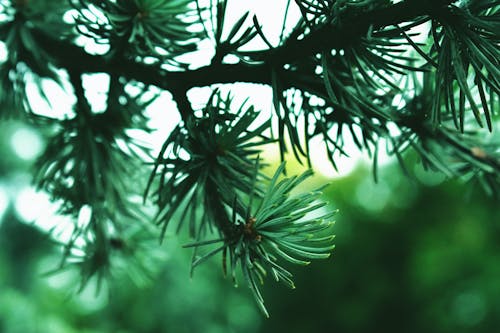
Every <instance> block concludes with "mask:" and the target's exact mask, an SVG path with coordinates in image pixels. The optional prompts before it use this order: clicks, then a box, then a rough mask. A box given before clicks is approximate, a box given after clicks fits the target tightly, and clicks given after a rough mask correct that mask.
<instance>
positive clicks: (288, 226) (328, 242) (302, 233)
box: [187, 163, 336, 316]
mask: <svg viewBox="0 0 500 333" xmlns="http://www.w3.org/2000/svg"><path fill="white" fill-rule="evenodd" d="M284 167H285V164H284V163H282V164H281V165H280V167H279V168H278V169H277V170H276V172H275V174H274V176H273V178H272V179H271V181H270V183H269V185H268V186H267V188H266V189H265V191H264V196H263V197H262V198H259V200H258V201H259V202H258V203H257V204H255V205H253V203H254V200H255V199H254V196H255V190H256V189H255V188H254V191H253V192H251V193H250V196H249V198H248V202H247V203H246V205H245V206H244V207H243V209H244V210H243V211H241V209H239V207H237V206H236V205H235V206H233V207H232V218H231V227H230V229H229V230H228V232H227V233H226V234H225V235H224V238H223V239H220V240H215V241H202V242H198V243H194V244H190V245H187V247H192V246H196V247H199V246H202V245H208V244H213V243H219V242H222V245H220V246H218V247H217V248H215V249H213V250H212V251H210V252H208V253H207V254H205V255H202V256H199V257H195V258H194V261H193V263H192V267H193V268H194V267H196V266H197V265H199V264H200V263H202V262H204V261H205V260H206V259H208V258H209V257H211V256H213V255H215V254H217V253H219V252H222V266H223V270H224V273H225V274H226V273H227V271H228V268H227V266H229V272H230V274H231V276H232V278H233V281H234V283H235V284H237V283H236V267H237V266H238V265H239V266H240V267H241V271H242V273H243V276H244V278H245V281H246V282H247V283H248V284H249V286H250V289H251V290H252V293H253V295H254V297H255V300H256V302H257V304H258V305H259V308H260V309H261V310H262V312H263V313H264V314H265V315H266V316H268V312H267V310H266V307H265V306H264V299H263V297H262V294H261V292H260V288H259V286H260V285H262V284H263V283H264V278H265V277H266V275H267V274H270V275H271V276H272V277H273V278H274V279H275V280H276V281H283V282H284V283H285V284H287V285H288V286H289V287H291V288H295V286H294V283H293V281H292V274H291V273H290V272H289V271H287V270H286V269H285V268H283V267H282V266H281V264H280V260H281V261H287V262H290V263H293V264H299V265H307V264H309V263H310V260H311V259H325V258H328V257H329V256H330V252H331V251H332V250H333V249H334V247H335V246H334V245H333V244H332V241H333V239H334V236H333V235H332V233H331V226H332V225H333V222H332V221H331V218H332V217H333V215H334V214H335V213H336V212H335V211H334V212H329V213H323V214H322V213H321V212H320V213H319V214H318V211H319V210H320V209H321V208H322V207H325V205H326V203H325V202H321V201H319V199H320V196H321V190H320V189H318V190H316V191H312V192H306V193H302V194H298V195H291V193H290V192H291V191H292V190H294V189H295V188H296V187H297V186H298V185H299V184H300V183H301V182H303V181H304V180H305V179H306V178H307V177H310V176H311V175H312V173H311V172H310V171H307V172H304V173H303V174H301V175H300V176H294V177H289V178H284V179H282V180H281V181H278V179H279V177H280V176H281V175H282V173H283V171H284ZM257 170H258V163H257V168H256V171H257ZM254 185H256V184H254ZM254 206H255V207H254ZM314 213H315V214H314ZM227 257H229V258H227ZM228 262H229V264H228Z"/></svg>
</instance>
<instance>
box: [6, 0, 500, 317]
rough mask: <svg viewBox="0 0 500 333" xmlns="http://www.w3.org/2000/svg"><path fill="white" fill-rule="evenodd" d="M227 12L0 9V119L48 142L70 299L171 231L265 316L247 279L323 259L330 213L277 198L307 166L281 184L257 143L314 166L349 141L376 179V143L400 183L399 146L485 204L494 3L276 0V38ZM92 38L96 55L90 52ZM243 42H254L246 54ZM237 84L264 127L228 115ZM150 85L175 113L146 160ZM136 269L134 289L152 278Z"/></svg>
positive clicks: (156, 3) (87, 3) (105, 6)
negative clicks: (96, 96)
mask: <svg viewBox="0 0 500 333" xmlns="http://www.w3.org/2000/svg"><path fill="white" fill-rule="evenodd" d="M231 1H234V0H206V1H202V0H106V1H95V0H70V1H66V0H64V1H63V0H57V1H55V0H38V1H35V0H10V1H9V0H1V1H0V40H1V41H2V42H3V44H4V46H5V48H6V57H5V59H3V60H2V63H0V106H1V109H0V117H2V118H8V117H16V118H22V119H24V120H25V121H28V122H31V123H33V124H35V125H37V126H39V127H40V128H41V129H43V131H44V132H46V133H48V135H49V136H50V138H49V140H48V144H47V147H46V149H45V152H44V153H43V154H42V155H41V156H40V157H39V160H38V162H37V163H36V166H35V170H34V183H35V184H36V186H37V187H38V188H39V189H42V190H45V191H47V192H48V193H49V194H50V195H51V197H52V199H53V201H54V202H55V203H57V204H58V205H59V207H60V210H59V211H60V214H65V215H68V216H71V217H73V219H74V221H75V223H74V228H73V234H72V236H71V238H70V241H69V242H67V243H65V244H63V248H64V251H63V260H62V263H61V267H60V268H61V269H63V268H66V267H67V266H72V265H77V266H78V267H79V269H80V270H81V275H82V288H83V287H85V285H86V283H87V282H88V281H89V279H90V278H92V277H94V276H97V277H98V279H99V280H100V279H101V278H102V277H104V276H106V275H107V274H108V273H109V272H112V271H113V267H114V266H116V264H114V263H115V262H116V260H115V258H116V257H121V258H125V259H126V258H129V259H130V260H134V261H136V262H137V263H138V264H139V266H149V265H141V262H144V261H146V260H145V259H144V257H147V256H148V254H147V251H143V250H144V249H148V248H147V247H144V246H143V245H141V240H149V239H150V236H151V234H152V233H154V232H152V231H151V229H150V228H149V225H150V224H149V222H151V221H155V222H156V223H157V224H158V225H159V226H160V228H159V229H160V235H159V238H160V239H162V240H163V239H164V236H165V232H166V230H167V229H170V228H171V223H170V222H172V221H175V222H176V223H177V230H181V229H183V227H184V226H185V225H187V229H188V230H189V234H190V236H191V237H193V239H194V243H192V244H189V245H188V247H194V254H193V261H192V267H193V268H194V267H195V266H197V265H198V264H200V263H202V262H203V261H205V260H206V259H207V258H210V257H211V256H212V255H214V254H218V253H221V255H222V261H223V271H224V273H226V272H227V271H228V268H229V272H230V274H231V276H232V277H233V279H234V280H235V281H236V268H237V266H238V265H239V267H240V268H241V272H242V275H243V277H244V279H245V281H246V282H247V283H248V285H249V287H250V288H251V290H252V292H253V294H254V296H255V299H256V301H257V303H258V305H259V307H260V308H261V309H262V311H263V312H264V314H267V311H266V309H265V307H264V301H263V297H262V295H261V293H260V289H259V284H261V283H263V279H264V277H265V275H266V274H268V273H270V275H271V276H272V277H274V278H275V279H276V280H279V281H283V282H285V283H286V284H288V285H289V286H291V287H293V281H292V276H291V273H290V272H289V271H288V270H287V269H285V268H283V267H282V264H281V261H288V262H291V263H295V264H306V263H308V262H309V260H310V259H319V258H325V257H327V256H328V255H329V253H330V252H331V250H332V249H333V244H332V240H333V237H332V230H331V220H332V217H333V214H334V213H323V212H319V211H318V210H320V209H322V207H323V206H324V205H325V204H324V203H322V202H321V200H320V190H318V191H313V192H310V193H305V194H298V195H293V194H292V193H291V191H292V190H293V189H294V188H296V186H297V185H299V184H300V183H301V182H302V181H303V180H304V179H305V178H307V177H308V176H309V175H310V174H311V172H310V171H308V172H306V173H304V174H302V175H300V176H292V177H285V178H284V179H282V180H279V178H280V177H281V176H282V174H284V171H285V167H284V163H283V164H281V165H280V166H279V168H278V169H277V170H276V172H275V173H274V175H273V176H272V177H271V178H269V177H268V176H266V174H265V173H264V171H263V169H262V166H263V165H265V163H262V162H263V161H261V157H260V156H261V155H259V154H260V152H261V148H262V147H263V145H268V144H277V145H279V148H280V153H281V159H282V160H286V159H289V158H295V159H297V160H298V161H300V162H301V163H304V164H307V165H308V166H309V167H311V160H310V144H311V141H312V139H314V138H316V137H320V138H322V139H323V142H324V148H325V157H326V158H328V160H329V161H330V162H331V163H332V165H333V167H335V168H337V160H338V158H339V156H341V155H346V154H347V152H346V151H345V143H346V142H347V141H348V140H350V139H352V140H353V142H354V143H355V144H356V146H357V147H358V148H359V149H360V150H363V151H366V152H368V153H369V154H370V156H371V157H372V159H373V165H374V175H375V177H376V174H377V156H378V155H379V154H380V149H381V147H382V146H383V145H385V146H386V151H387V153H389V154H390V155H395V156H396V157H397V159H398V160H399V161H400V162H401V165H402V167H403V170H405V171H406V172H408V171H407V169H406V167H405V165H404V155H405V154H406V152H408V151H414V152H416V153H417V154H418V156H419V157H420V161H421V163H422V164H423V165H424V166H425V167H427V168H429V169H432V170H435V171H436V172H444V173H445V174H446V175H447V176H449V177H459V178H462V179H466V180H471V181H473V182H479V183H481V184H482V186H483V187H484V189H485V190H486V191H488V192H489V193H490V194H491V195H493V196H499V194H500V149H499V142H498V138H495V136H494V135H493V134H491V133H489V132H493V131H495V129H496V128H498V115H499V106H500V103H499V94H500V83H499V81H500V75H499V74H500V73H499V69H498V68H499V62H500V60H499V59H500V48H499V42H500V34H499V31H500V1H496V0H460V1H452V0H440V1H430V0H426V1H422V0H420V1H417V0H403V1H397V2H396V1H389V0H295V1H291V0H286V1H285V4H286V6H285V11H284V12H283V13H276V14H279V15H280V17H281V18H282V19H283V25H282V26H283V28H282V29H281V31H280V33H279V40H278V41H277V42H274V41H272V40H270V39H269V38H268V37H267V36H266V34H267V32H266V26H265V25H262V24H261V23H260V22H259V18H258V17H257V16H253V17H252V18H251V16H252V14H251V7H252V4H251V2H249V3H248V4H246V5H247V6H248V8H249V11H248V12H246V13H245V14H243V15H242V16H241V17H240V18H239V19H237V20H236V22H235V23H234V24H233V25H230V24H227V23H226V18H227V17H228V15H229V14H230V13H228V12H227V8H228V7H227V6H228V3H230V2H231ZM292 7H295V8H298V10H299V11H300V13H301V16H300V17H299V18H294V17H292V16H291V14H290V13H291V12H292V11H291V9H292ZM290 26H291V27H292V28H289V27H290ZM422 37H423V38H422ZM90 41H92V42H94V43H96V44H98V45H102V46H104V47H105V48H104V49H105V51H102V52H101V53H92V52H90V51H89V50H87V49H86V45H85V44H86V43H88V42H90ZM207 41H208V42H210V43H211V47H212V50H211V51H212V55H213V56H212V57H211V58H210V59H207V61H206V63H205V64H204V65H200V67H195V66H194V65H193V64H191V63H189V62H187V61H186V59H190V58H189V56H190V55H192V53H193V52H195V51H196V50H197V46H198V45H200V44H201V43H202V42H207ZM256 41H261V42H263V43H262V44H263V45H265V47H263V48H262V49H255V47H250V46H252V45H254V44H252V43H253V42H256ZM229 56H231V57H229ZM235 59H237V60H235ZM96 73H105V74H107V75H108V77H109V87H108V91H107V99H106V107H105V108H104V110H97V109H96V107H95V105H94V103H93V101H92V100H90V99H89V97H88V95H87V94H86V87H85V86H84V84H83V79H82V78H83V75H86V74H96ZM47 82H51V83H54V84H56V85H59V86H60V87H61V88H63V89H68V88H67V87H71V88H70V89H69V90H70V91H69V92H70V93H72V94H73V95H74V100H75V102H74V104H73V105H72V109H73V113H72V114H71V115H67V116H66V117H64V119H61V118H60V117H57V116H56V115H54V116H51V115H47V114H41V113H40V112H38V110H37V106H36V103H34V102H33V98H32V97H30V93H28V92H30V91H32V89H33V88H36V94H37V95H38V97H41V98H42V99H44V100H45V101H46V102H47V103H48V105H52V106H53V105H54V103H57V102H58V101H56V100H51V98H49V97H48V95H47V87H48V84H47ZM237 82H246V83H258V84H265V85H267V86H269V87H270V88H271V89H272V91H273V113H272V116H271V118H270V119H268V120H265V121H262V122H259V121H258V119H257V118H258V116H259V114H260V111H259V110H256V109H255V107H254V106H252V98H257V96H255V97H252V98H250V100H248V101H246V102H245V103H243V105H236V106H235V103H234V102H233V99H232V97H231V96H232V94H225V93H223V92H222V91H221V89H220V84H229V85H230V84H232V83H237ZM195 87H210V88H211V89H212V91H213V92H212V94H211V96H210V98H209V99H208V100H207V101H206V104H205V106H203V107H201V108H200V109H199V110H198V109H196V108H194V106H193V105H194V103H193V101H190V100H189V99H188V96H187V94H188V92H189V91H190V90H191V89H192V88H195ZM152 88H154V89H152ZM154 91H162V92H163V91H166V92H169V93H171V95H172V97H173V99H174V100H175V102H176V103H177V110H170V109H167V108H165V110H164V111H165V112H176V111H177V112H179V114H180V116H181V119H182V120H181V121H180V122H179V124H177V126H176V127H175V129H174V130H173V131H172V132H171V134H170V135H169V137H168V138H167V139H166V141H165V143H164V145H163V147H162V148H161V150H160V152H159V154H157V155H156V156H153V153H152V151H151V149H150V148H149V147H148V146H147V145H144V144H142V143H141V142H140V141H139V140H137V138H135V137H134V136H132V135H131V134H130V133H131V131H130V130H135V131H137V130H139V131H144V132H149V131H150V130H151V129H150V128H148V118H147V116H146V114H145V112H144V111H145V109H146V108H147V107H148V105H149V104H150V103H152V102H154V101H155V100H156V98H157V96H158V95H159V94H156V93H154ZM31 96H32V94H31ZM288 150H291V152H292V154H293V157H290V156H289V155H288V153H289V151H288ZM264 162H265V161H264ZM148 174H149V178H148ZM141 198H142V199H143V200H141ZM149 203H153V204H154V205H155V206H156V209H157V212H156V214H155V215H154V216H151V215H152V214H150V211H151V210H150V208H151V207H150V206H149ZM187 220H189V221H187ZM212 245H214V246H215V248H213V249H211V250H206V251H205V247H206V246H212ZM141 249H142V250H141ZM200 251H201V252H202V253H203V254H202V255H200V254H199V253H200ZM143 268H144V271H145V272H144V273H145V274H146V275H144V276H142V275H141V274H143V273H137V274H134V276H135V277H138V276H140V280H143V279H145V278H146V277H147V273H148V271H150V270H151V269H149V268H148V267H143Z"/></svg>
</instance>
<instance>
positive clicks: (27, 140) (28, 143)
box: [10, 127, 42, 161]
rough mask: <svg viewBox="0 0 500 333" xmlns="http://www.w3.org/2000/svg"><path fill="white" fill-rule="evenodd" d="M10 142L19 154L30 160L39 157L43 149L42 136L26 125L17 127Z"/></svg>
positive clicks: (22, 157)
mask: <svg viewBox="0 0 500 333" xmlns="http://www.w3.org/2000/svg"><path fill="white" fill-rule="evenodd" d="M10 144H11V145H12V148H13V149H14V151H15V153H16V155H17V156H19V157H20V158H21V159H23V160H26V161H30V160H33V159H34V158H35V157H37V156H38V155H39V154H40V152H41V150H42V140H41V139H40V136H39V135H38V134H37V133H36V132H34V131H32V130H30V129H28V128H25V127H21V128H19V129H17V130H16V131H15V132H14V134H12V137H11V138H10Z"/></svg>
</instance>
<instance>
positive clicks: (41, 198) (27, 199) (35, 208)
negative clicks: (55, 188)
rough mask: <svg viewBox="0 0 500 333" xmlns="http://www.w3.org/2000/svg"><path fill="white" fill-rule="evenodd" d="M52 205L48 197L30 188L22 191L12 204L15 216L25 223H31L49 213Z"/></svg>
mask: <svg viewBox="0 0 500 333" xmlns="http://www.w3.org/2000/svg"><path fill="white" fill-rule="evenodd" d="M52 207H53V204H52V203H51V201H50V198H49V196H48V195H47V194H46V193H43V192H37V191H36V190H35V189H33V188H31V187H27V188H24V189H22V190H21V191H20V192H19V194H18V195H17V197H16V201H15V204H14V208H15V212H16V215H17V216H18V217H19V218H20V219H22V220H23V221H25V222H32V221H34V220H36V219H37V218H38V217H40V216H42V215H43V214H44V213H46V212H47V211H50V210H51V209H52Z"/></svg>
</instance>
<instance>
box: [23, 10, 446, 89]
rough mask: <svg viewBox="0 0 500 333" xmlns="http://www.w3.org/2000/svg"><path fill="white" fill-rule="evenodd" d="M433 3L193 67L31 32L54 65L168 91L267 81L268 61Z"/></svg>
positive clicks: (327, 45)
mask: <svg viewBox="0 0 500 333" xmlns="http://www.w3.org/2000/svg"><path fill="white" fill-rule="evenodd" d="M451 2H452V1H450V0H448V1H445V2H443V4H442V6H445V5H446V4H448V3H451ZM438 7H439V6H436V4H435V2H432V1H425V2H424V1H416V0H413V1H403V2H400V3H398V4H395V5H393V6H390V7H388V8H383V9H375V10H372V11H368V12H365V13H360V14H356V15H353V16H352V17H346V22H349V23H346V24H344V25H341V26H326V27H322V28H320V29H319V30H318V31H315V32H313V33H311V34H310V35H309V36H306V38H304V39H302V40H299V41H293V40H292V41H289V42H285V43H284V44H283V45H282V46H280V47H278V48H276V49H272V50H267V51H256V52H251V53H248V56H249V57H250V58H251V59H253V60H258V61H262V62H263V63H262V64H257V65H246V64H243V63H238V64H223V65H221V64H218V63H215V64H213V65H208V66H205V67H202V68H199V69H195V70H185V71H177V72H173V71H168V70H165V69H162V68H159V67H158V66H155V65H145V64H141V63H137V62H135V61H130V60H126V59H122V60H120V61H116V62H113V64H112V65H111V64H110V63H109V62H108V58H107V57H106V56H103V55H91V54H88V53H86V52H85V51H84V50H83V49H82V48H80V47H78V46H75V45H73V44H72V43H71V42H70V41H67V40H61V39H59V38H54V37H53V36H49V35H47V34H45V33H44V32H42V31H39V30H38V31H37V30H33V31H32V33H33V35H34V36H36V39H37V40H38V41H39V43H40V44H41V45H43V46H44V50H45V51H46V52H47V53H48V54H50V55H51V57H53V58H54V59H56V61H55V64H56V65H57V66H60V67H62V68H66V69H68V70H70V69H74V70H79V71H81V72H83V73H113V74H117V75H120V76H124V77H127V78H128V79H130V80H136V81H139V82H143V83H144V84H148V85H154V86H157V87H159V88H161V89H165V90H169V91H170V90H172V89H175V88H176V87H177V86H178V85H182V86H184V87H185V88H187V89H189V88H192V87H203V86H209V85H212V84H216V83H235V82H249V83H263V84H270V83H271V74H270V69H271V66H272V67H280V65H283V64H286V63H289V62H292V61H293V60H296V59H299V58H304V57H309V56H312V55H314V54H316V53H318V52H321V51H322V50H330V49H332V48H342V47H343V46H344V45H346V44H348V43H350V42H351V41H352V40H353V38H357V37H359V36H363V35H365V34H366V32H367V31H368V28H369V27H370V26H377V27H382V26H390V25H395V24H401V23H402V22H407V21H411V20H412V19H415V18H417V17H420V16H426V15H427V16H429V15H432V14H433V13H436V12H437V11H438ZM73 59H79V61H73Z"/></svg>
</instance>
